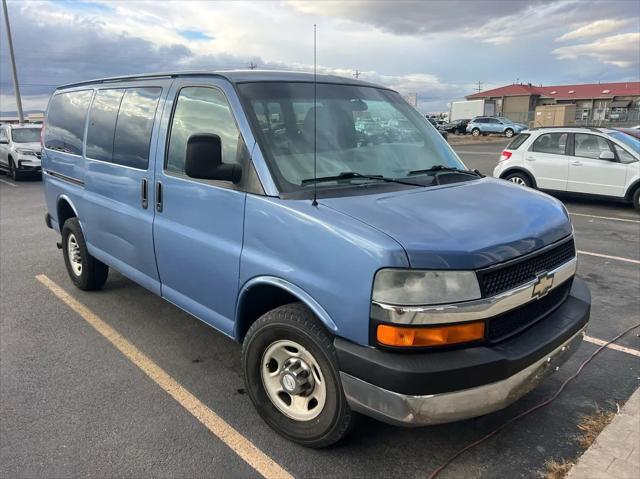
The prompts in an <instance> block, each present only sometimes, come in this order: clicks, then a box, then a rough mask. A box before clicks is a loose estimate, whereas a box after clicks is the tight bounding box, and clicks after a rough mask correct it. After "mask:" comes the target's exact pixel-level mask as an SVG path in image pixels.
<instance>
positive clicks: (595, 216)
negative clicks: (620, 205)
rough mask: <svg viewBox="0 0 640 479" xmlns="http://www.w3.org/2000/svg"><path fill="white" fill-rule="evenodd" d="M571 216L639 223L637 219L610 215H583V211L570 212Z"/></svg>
mask: <svg viewBox="0 0 640 479" xmlns="http://www.w3.org/2000/svg"><path fill="white" fill-rule="evenodd" d="M569 214H570V215H571V216H584V217H586V218H598V219H599V220H611V221H625V222H627V223H640V221H639V220H630V219H627V218H614V217H612V216H597V215H585V214H584V213H571V212H569Z"/></svg>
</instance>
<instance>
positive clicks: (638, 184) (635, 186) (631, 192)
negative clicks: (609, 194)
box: [625, 180, 640, 201]
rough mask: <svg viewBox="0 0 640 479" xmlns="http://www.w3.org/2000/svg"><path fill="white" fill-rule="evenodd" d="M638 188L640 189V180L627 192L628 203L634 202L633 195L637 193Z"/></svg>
mask: <svg viewBox="0 0 640 479" xmlns="http://www.w3.org/2000/svg"><path fill="white" fill-rule="evenodd" d="M638 188H640V180H636V182H635V183H633V184H632V185H631V186H630V187H629V189H628V190H627V194H626V195H625V198H626V199H627V200H628V201H631V200H633V194H634V193H635V192H636V190H637V189H638Z"/></svg>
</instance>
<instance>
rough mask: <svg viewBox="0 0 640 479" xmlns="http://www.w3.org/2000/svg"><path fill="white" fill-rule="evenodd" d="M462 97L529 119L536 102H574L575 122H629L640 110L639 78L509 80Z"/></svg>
mask: <svg viewBox="0 0 640 479" xmlns="http://www.w3.org/2000/svg"><path fill="white" fill-rule="evenodd" d="M466 98H467V100H477V99H485V100H491V101H494V102H495V105H496V114H497V115H503V116H506V117H508V118H511V119H512V120H514V121H520V122H531V121H533V120H534V114H535V111H536V108H537V107H539V106H544V105H563V104H564V105H566V104H571V105H575V120H576V123H597V122H625V121H629V122H632V121H637V120H638V112H639V111H640V82H623V83H587V84H583V85H556V86H535V85H532V84H531V83H528V84H513V85H507V86H503V87H500V88H494V89H493V90H486V91H481V92H478V93H474V94H473V95H468V96H467V97H466Z"/></svg>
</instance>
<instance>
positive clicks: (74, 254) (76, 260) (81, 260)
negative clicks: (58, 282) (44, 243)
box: [62, 218, 109, 291]
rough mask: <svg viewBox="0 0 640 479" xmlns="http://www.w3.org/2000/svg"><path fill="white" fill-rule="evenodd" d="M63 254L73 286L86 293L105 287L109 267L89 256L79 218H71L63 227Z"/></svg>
mask: <svg viewBox="0 0 640 479" xmlns="http://www.w3.org/2000/svg"><path fill="white" fill-rule="evenodd" d="M62 252H63V254H64V263H65V265H66V267H67V273H69V277H70V278H71V281H73V284H75V285H76V286H77V287H78V288H80V289H82V290H85V291H90V290H95V289H100V288H102V287H103V286H104V283H106V281H107V276H108V275H109V267H108V266H107V265H106V264H104V263H102V262H101V261H98V260H97V259H96V258H94V257H93V256H91V255H90V254H89V251H88V250H87V244H86V243H85V241H84V234H83V233H82V228H81V227H80V222H79V221H78V218H69V219H68V220H67V221H65V222H64V225H63V226H62Z"/></svg>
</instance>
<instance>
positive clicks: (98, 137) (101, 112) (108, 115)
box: [86, 89, 124, 162]
mask: <svg viewBox="0 0 640 479" xmlns="http://www.w3.org/2000/svg"><path fill="white" fill-rule="evenodd" d="M123 95H124V89H120V90H98V91H97V92H96V96H95V98H94V99H93V105H91V111H90V112H89V129H88V131H87V151H86V155H87V158H91V159H94V160H100V161H108V162H111V160H112V158H113V135H114V134H115V131H116V120H117V118H118V109H119V108H120V102H121V101H122V96H123Z"/></svg>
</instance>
